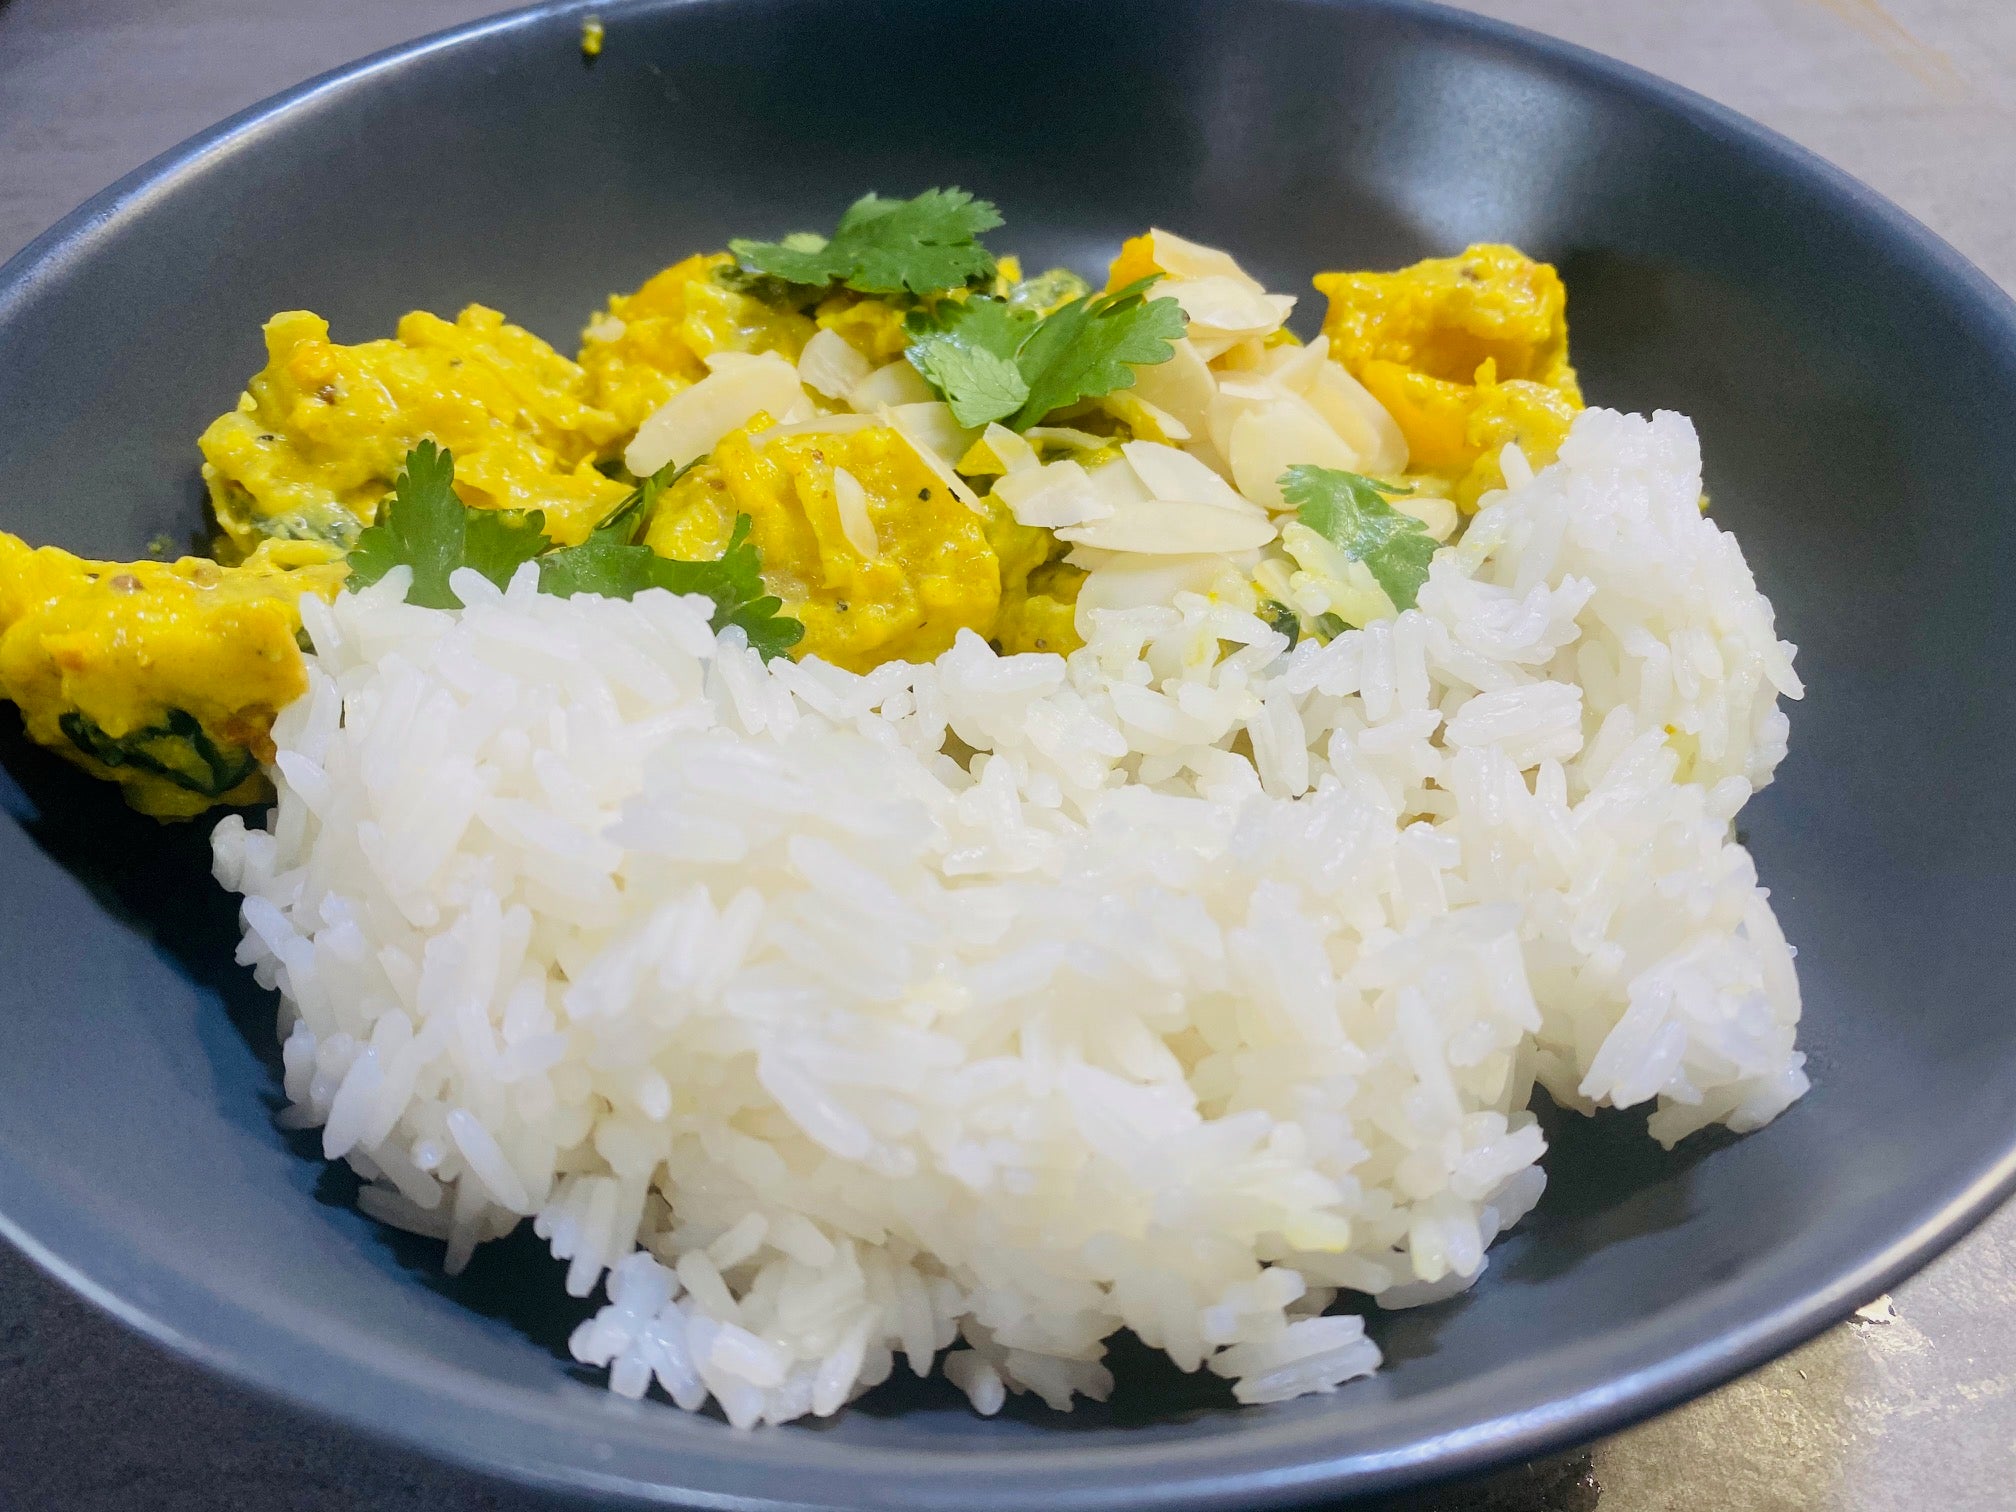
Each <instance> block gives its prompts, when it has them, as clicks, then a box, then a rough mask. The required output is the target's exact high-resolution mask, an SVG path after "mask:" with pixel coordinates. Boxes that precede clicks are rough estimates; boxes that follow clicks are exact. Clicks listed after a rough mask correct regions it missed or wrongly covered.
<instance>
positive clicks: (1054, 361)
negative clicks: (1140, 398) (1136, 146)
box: [905, 274, 1187, 430]
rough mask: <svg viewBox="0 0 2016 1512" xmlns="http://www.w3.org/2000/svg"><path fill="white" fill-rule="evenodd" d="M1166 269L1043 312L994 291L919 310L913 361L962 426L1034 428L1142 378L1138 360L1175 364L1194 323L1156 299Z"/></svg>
mask: <svg viewBox="0 0 2016 1512" xmlns="http://www.w3.org/2000/svg"><path fill="white" fill-rule="evenodd" d="M1160 276H1161V275H1160V274H1151V275H1149V276H1148V277H1147V278H1143V279H1138V280H1136V281H1135V282H1134V283H1131V284H1129V285H1127V287H1126V288H1124V289H1116V290H1114V291H1113V292H1112V293H1110V294H1102V295H1099V296H1097V297H1096V298H1080V299H1074V300H1072V301H1071V302H1070V303H1069V304H1066V305H1064V306H1062V307H1061V308H1059V309H1057V310H1055V311H1053V312H1051V313H1050V314H1049V315H1045V316H1040V317H1039V316H1038V315H1037V314H1036V313H1035V312H1034V311H1031V310H1027V309H1017V308H1016V307H1015V306H1013V305H1012V304H1010V303H1009V302H1008V301H1006V300H1001V299H996V298H994V297H993V296H992V295H975V296H974V297H972V298H970V299H966V300H962V301H950V300H948V301H945V302H943V303H941V304H940V305H939V306H938V307H937V308H936V309H935V310H930V311H924V310H919V311H915V312H913V313H912V314H911V316H910V320H909V329H910V334H911V344H910V347H909V350H908V352H907V353H906V354H905V355H907V356H908V357H909V359H910V363H911V365H912V366H913V367H915V368H916V369H917V371H918V372H920V373H922V374H923V375H924V377H925V379H926V380H927V381H928V382H929V383H930V384H931V386H932V387H933V388H935V389H937V390H938V392H939V393H941V394H943V395H944V396H945V401H946V403H948V404H949V405H951V407H952V414H953V417H954V418H955V419H957V420H958V422H959V423H960V424H961V425H965V426H976V425H985V424H987V423H988V422H989V421H990V420H1006V421H1007V423H1008V425H1009V426H1010V428H1012V429H1014V430H1026V429H1028V428H1029V427H1030V426H1032V425H1034V424H1036V423H1037V422H1038V421H1040V420H1041V419H1042V418H1043V417H1044V416H1045V415H1048V414H1050V413H1052V412H1053V411H1056V410H1060V409H1063V408H1064V407H1065V406H1066V405H1071V404H1076V403H1077V402H1078V401H1079V400H1081V399H1096V398H1098V397H1099V396H1100V395H1102V394H1110V393H1113V392H1115V391H1116V390H1119V389H1124V388H1130V387H1132V386H1133V383H1134V369H1135V368H1136V367H1137V366H1152V365H1153V364H1155V363H1158V362H1167V361H1168V360H1169V359H1170V358H1171V357H1173V356H1175V355H1176V349H1175V347H1174V346H1172V345H1171V343H1172V342H1175V341H1177V340H1179V339H1180V338H1181V337H1182V335H1183V333H1184V331H1185V330H1186V329H1187V326H1186V323H1185V321H1184V316H1183V307H1182V306H1181V305H1179V304H1178V303H1177V302H1176V301H1175V300H1173V299H1150V298H1148V294H1147V291H1148V287H1149V285H1150V284H1152V283H1154V282H1155V280H1156V279H1157V278H1159V277H1160Z"/></svg>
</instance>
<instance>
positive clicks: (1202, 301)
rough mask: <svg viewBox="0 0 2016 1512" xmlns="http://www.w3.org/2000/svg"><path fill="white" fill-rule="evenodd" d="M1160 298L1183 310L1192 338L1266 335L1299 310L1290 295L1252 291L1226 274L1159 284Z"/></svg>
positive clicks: (1277, 328) (1173, 280) (1180, 279)
mask: <svg viewBox="0 0 2016 1512" xmlns="http://www.w3.org/2000/svg"><path fill="white" fill-rule="evenodd" d="M1155 292H1156V294H1157V295H1158V296H1162V295H1166V296H1168V297H1169V298H1172V299H1174V300H1175V301H1176V302H1177V303H1178V304H1180V305H1181V306H1182V307H1183V315H1184V318H1185V319H1186V320H1188V321H1189V322H1190V335H1191V337H1192V338H1193V339H1194V338H1196V337H1198V336H1200V335H1201V336H1206V337H1211V336H1216V337H1228V336H1229V337H1231V338H1233V339H1234V340H1238V339H1239V338H1241V337H1247V336H1266V335H1268V334H1270V333H1271V332H1274V331H1277V330H1279V329H1280V328H1281V323H1282V322H1283V321H1285V320H1286V319H1287V318H1288V316H1289V314H1290V313H1291V312H1292V311H1293V310H1294V308H1295V301H1294V299H1293V298H1292V297H1291V296H1289V295H1286V294H1268V293H1265V292H1256V291H1255V290H1254V289H1251V288H1248V287H1247V286H1246V285H1245V284H1244V283H1241V282H1240V281H1239V280H1238V279H1236V278H1228V277H1226V276H1224V275H1223V274H1218V275H1213V276H1211V277H1207V278H1172V279H1170V280H1168V281H1167V282H1165V283H1162V284H1158V285H1157V286H1156V290H1155Z"/></svg>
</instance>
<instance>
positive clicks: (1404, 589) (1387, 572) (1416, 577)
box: [1280, 466, 1436, 609]
mask: <svg viewBox="0 0 2016 1512" xmlns="http://www.w3.org/2000/svg"><path fill="white" fill-rule="evenodd" d="M1280 482H1281V496H1282V497H1283V498H1285V499H1286V500H1287V501H1288V502H1289V503H1290V504H1293V505H1294V506H1295V517H1296V518H1297V519H1298V520H1300V521H1301V522H1302V523H1303V524H1304V525H1306V526H1308V527H1309V528H1310V529H1311V530H1313V531H1315V532H1316V534H1318V535H1319V536H1321V537H1323V539H1324V540H1326V541H1328V542H1329V543H1330V544H1331V545H1332V546H1335V547H1336V548H1337V549H1338V550H1339V551H1341V552H1342V553H1344V555H1345V556H1346V557H1348V558H1349V559H1350V560H1352V561H1354V562H1363V563H1364V564H1365V567H1366V570H1367V571H1369V572H1370V573H1371V574H1372V577H1373V580H1374V581H1375V582H1377V583H1378V584H1379V586H1380V587H1381V588H1382V589H1384V590H1385V593H1386V597H1388V598H1389V599H1391V600H1392V601H1393V607H1394V608H1396V609H1412V608H1413V607H1414V600H1415V596H1416V595H1417V594H1419V593H1420V591H1421V585H1422V584H1423V583H1425V582H1427V581H1428V563H1429V560H1430V559H1431V558H1432V557H1433V556H1434V555H1435V549H1436V547H1435V538H1434V537H1433V536H1432V535H1430V534H1429V533H1428V527H1427V526H1426V525H1423V524H1422V523H1421V522H1420V521H1419V520H1417V519H1415V518H1414V517H1413V516H1412V515H1410V514H1403V513H1402V512H1401V511H1399V510H1397V509H1395V508H1394V507H1393V506H1392V505H1391V504H1388V503H1387V502H1386V498H1387V497H1388V496H1394V495H1399V494H1404V493H1410V492H1412V490H1411V489H1406V488H1402V487H1399V486H1398V485H1396V484H1392V483H1382V482H1380V481H1379V480H1378V479H1377V478H1367V477H1363V476H1361V475H1360V474H1358V473H1354V472H1343V471H1340V470H1339V469H1337V468H1332V467H1307V466H1304V467H1291V468H1289V469H1288V470H1287V471H1286V472H1284V473H1283V474H1281V479H1280Z"/></svg>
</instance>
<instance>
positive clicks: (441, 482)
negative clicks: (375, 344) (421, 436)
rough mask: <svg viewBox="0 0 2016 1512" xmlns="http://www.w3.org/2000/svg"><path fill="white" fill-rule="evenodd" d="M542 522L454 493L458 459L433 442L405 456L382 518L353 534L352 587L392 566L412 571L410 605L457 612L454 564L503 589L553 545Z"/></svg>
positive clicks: (534, 512)
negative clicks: (451, 580)
mask: <svg viewBox="0 0 2016 1512" xmlns="http://www.w3.org/2000/svg"><path fill="white" fill-rule="evenodd" d="M545 526H546V517H545V516H544V515H542V514H541V513H540V512H539V511H538V510H536V509H534V510H530V511H528V512H526V513H524V514H517V513H508V514H507V513H503V512H500V511H497V510H481V509H470V508H468V507H467V506H466V505H464V504H463V502H462V501H461V500H460V499H458V498H457V497H456V496H455V456H454V453H452V452H448V451H444V450H443V449H442V448H440V447H438V446H436V445H435V444H434V443H433V442H432V441H422V442H421V443H420V444H419V445H417V446H415V447H414V448H413V449H412V450H411V451H409V452H408V453H406V465H405V467H404V468H402V469H401V470H400V473H399V479H398V481H397V482H396V483H394V484H393V486H392V494H391V497H390V498H388V499H387V500H386V501H385V506H384V511H383V518H382V519H381V520H380V521H379V522H378V523H377V524H375V525H370V526H367V527H366V528H365V529H363V530H362V531H359V532H358V535H357V544H356V545H355V546H353V547H351V549H350V557H349V562H350V578H349V583H350V586H351V587H352V588H353V589H356V588H362V587H365V586H367V585H369V584H371V583H375V582H377V581H378V580H379V579H380V578H382V577H384V576H385V574H386V573H388V572H390V571H391V570H392V569H393V568H394V567H400V566H405V567H411V568H412V569H413V586H412V587H411V588H409V589H408V590H407V592H406V601H407V602H408V603H409V604H419V605H421V606H422V607H424V608H428V609H460V608H461V607H462V600H461V599H459V598H457V597H456V596H455V590H454V589H453V588H450V587H449V586H448V577H449V574H450V573H452V572H454V571H455V569H456V568H458V567H474V568H475V569H476V570H477V571H478V572H480V573H482V574H483V575H484V576H485V577H487V578H488V579H490V581H491V582H493V583H495V584H497V586H498V587H500V588H501V587H503V586H504V585H505V584H506V583H508V582H510V581H511V574H512V573H513V572H515V571H517V570H518V566H519V564H520V563H522V562H527V561H530V560H531V559H532V558H533V557H535V556H537V555H538V554H539V553H540V552H542V551H544V550H545V549H546V548H547V547H548V546H549V545H551V544H552V543H551V542H550V541H548V540H547V539H546V534H545Z"/></svg>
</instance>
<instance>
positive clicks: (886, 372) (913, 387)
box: [847, 357, 938, 414]
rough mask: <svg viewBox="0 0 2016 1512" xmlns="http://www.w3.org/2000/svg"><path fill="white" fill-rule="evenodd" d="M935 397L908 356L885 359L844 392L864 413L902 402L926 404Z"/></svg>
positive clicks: (856, 407)
mask: <svg viewBox="0 0 2016 1512" xmlns="http://www.w3.org/2000/svg"><path fill="white" fill-rule="evenodd" d="M937 397H938V396H937V395H936V394H934V393H932V392H931V385H930V384H928V383H926V382H925V381H924V375H923V374H922V373H920V372H918V371H917V369H915V368H914V367H912V366H910V363H909V360H908V359H907V358H903V357H898V358H897V359H896V360H895V361H894V362H885V363H884V364H883V365H882V366H881V367H879V368H876V369H875V371H874V372H872V373H870V374H869V375H868V376H867V377H866V378H863V379H862V380H861V381H860V382H859V383H857V384H855V385H854V387H853V388H851V389H849V390H848V391H847V402H848V403H849V404H850V405H852V406H853V407H854V408H855V409H857V410H860V411H861V412H862V413H864V414H867V413H870V412H872V411H875V410H879V409H883V408H885V407H886V408H889V409H894V408H895V407H896V406H898V405H902V404H929V403H930V402H931V401H932V400H934V399H936V398H937Z"/></svg>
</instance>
